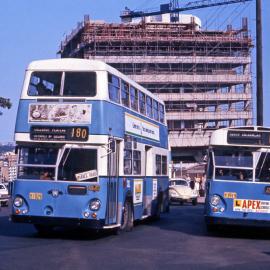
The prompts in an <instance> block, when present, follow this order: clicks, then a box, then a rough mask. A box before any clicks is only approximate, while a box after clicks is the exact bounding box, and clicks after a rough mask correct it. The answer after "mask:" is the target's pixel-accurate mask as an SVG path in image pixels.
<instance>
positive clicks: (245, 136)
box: [210, 126, 270, 147]
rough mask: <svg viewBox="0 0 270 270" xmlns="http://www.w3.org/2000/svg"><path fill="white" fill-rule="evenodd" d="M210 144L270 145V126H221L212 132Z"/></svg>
mask: <svg viewBox="0 0 270 270" xmlns="http://www.w3.org/2000/svg"><path fill="white" fill-rule="evenodd" d="M210 145H212V146H246V147H270V128H268V127H261V126H243V127H228V128H221V129H218V130H215V131H214V132H213V133H212V136H211V139H210Z"/></svg>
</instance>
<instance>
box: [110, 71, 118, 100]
mask: <svg viewBox="0 0 270 270" xmlns="http://www.w3.org/2000/svg"><path fill="white" fill-rule="evenodd" d="M116 82H118V83H116ZM108 92H109V99H110V100H111V101H113V102H115V103H118V104H120V79H119V78H118V77H117V76H115V75H112V74H111V73H108Z"/></svg>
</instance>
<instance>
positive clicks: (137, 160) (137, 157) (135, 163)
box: [132, 150, 142, 175]
mask: <svg viewBox="0 0 270 270" xmlns="http://www.w3.org/2000/svg"><path fill="white" fill-rule="evenodd" d="M132 152H133V153H132V159H133V160H132V170H133V174H134V175H140V174H141V171H142V165H141V164H142V155H141V151H138V150H133V151H132Z"/></svg>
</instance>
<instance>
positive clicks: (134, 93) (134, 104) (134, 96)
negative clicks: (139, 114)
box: [130, 86, 138, 111]
mask: <svg viewBox="0 0 270 270" xmlns="http://www.w3.org/2000/svg"><path fill="white" fill-rule="evenodd" d="M130 106H131V109H133V110H135V111H138V90H137V89H135V88H134V87H132V86H131V87H130Z"/></svg>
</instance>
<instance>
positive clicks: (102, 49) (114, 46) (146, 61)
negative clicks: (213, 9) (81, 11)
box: [60, 14, 253, 162]
mask: <svg viewBox="0 0 270 270" xmlns="http://www.w3.org/2000/svg"><path fill="white" fill-rule="evenodd" d="M168 16H169V14H163V15H160V16H153V17H146V18H144V19H136V20H134V21H131V22H128V23H106V22H103V21H92V20H90V19H89V17H88V16H85V18H84V21H83V22H82V23H80V24H78V26H77V28H76V29H75V30H73V31H72V33H71V34H70V35H69V36H67V37H66V38H65V40H63V41H62V42H61V48H60V54H61V57H62V58H65V57H76V58H86V59H98V60H103V61H105V62H107V63H108V64H110V65H112V66H114V67H115V68H117V69H118V70H120V71H121V72H123V73H125V74H126V75H128V76H129V77H131V78H132V79H133V80H135V81H136V82H138V83H139V84H141V85H143V86H144V87H146V88H147V89H148V90H150V91H151V92H153V93H155V94H156V95H158V96H159V97H160V98H162V99H163V100H164V102H165V105H166V111H167V123H168V127H169V131H170V134H169V138H170V145H171V148H172V158H173V161H174V162H179V161H182V162H193V161H199V160H200V159H201V158H202V156H203V155H204V153H205V150H206V148H207V146H208V144H209V138H210V135H211V132H212V131H213V130H215V129H217V128H220V127H227V126H239V125H243V126H245V125H251V124H252V119H253V116H252V84H251V48H252V41H251V38H250V36H249V31H248V23H247V19H246V18H244V19H242V26H241V27H240V28H241V29H233V28H232V26H230V25H229V26H227V29H226V30H225V31H212V30H211V31H210V30H203V29H202V27H201V21H200V19H199V18H198V17H195V16H192V15H180V16H179V18H178V19H179V21H178V22H174V23H170V22H169V20H168Z"/></svg>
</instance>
